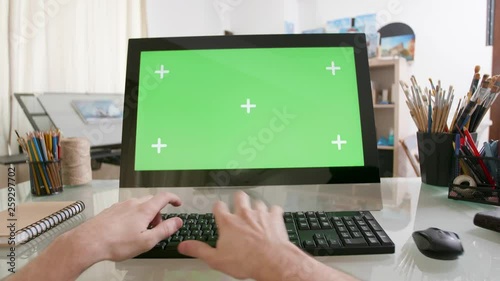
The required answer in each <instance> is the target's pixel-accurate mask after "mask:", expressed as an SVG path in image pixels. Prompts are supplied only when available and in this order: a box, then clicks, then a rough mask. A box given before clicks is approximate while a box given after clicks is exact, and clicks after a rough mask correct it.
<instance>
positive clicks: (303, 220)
mask: <svg viewBox="0 0 500 281" xmlns="http://www.w3.org/2000/svg"><path fill="white" fill-rule="evenodd" d="M297 221H298V222H299V223H301V222H305V223H307V219H306V218H298V219H297Z"/></svg>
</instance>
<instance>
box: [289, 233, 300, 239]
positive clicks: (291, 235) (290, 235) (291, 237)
mask: <svg viewBox="0 0 500 281" xmlns="http://www.w3.org/2000/svg"><path fill="white" fill-rule="evenodd" d="M297 239H299V238H298V237H297V235H295V234H288V240H297Z"/></svg>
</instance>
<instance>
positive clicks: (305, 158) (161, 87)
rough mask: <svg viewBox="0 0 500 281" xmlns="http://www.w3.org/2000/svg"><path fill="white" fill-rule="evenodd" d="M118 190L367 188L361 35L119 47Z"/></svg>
mask: <svg viewBox="0 0 500 281" xmlns="http://www.w3.org/2000/svg"><path fill="white" fill-rule="evenodd" d="M126 73H127V77H126V87H125V100H124V118H123V129H122V131H123V133H122V155H121V169H120V186H121V187H171V186H178V187H186V186H189V187H191V186H193V187H194V186H256V185H259V186H262V185H318V184H319V185H331V184H340V183H379V182H380V176H379V168H378V160H377V159H378V157H377V148H376V135H375V124H374V118H373V105H372V97H371V87H370V76H369V70H368V57H367V50H366V39H365V36H364V34H288V35H241V36H240V35H238V36H205V37H176V38H144V39H131V40H130V41H129V49H128V59H127V72H126Z"/></svg>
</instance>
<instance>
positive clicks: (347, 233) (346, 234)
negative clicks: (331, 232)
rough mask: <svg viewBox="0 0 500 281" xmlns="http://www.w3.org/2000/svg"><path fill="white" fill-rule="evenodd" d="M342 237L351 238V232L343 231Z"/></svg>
mask: <svg viewBox="0 0 500 281" xmlns="http://www.w3.org/2000/svg"><path fill="white" fill-rule="evenodd" d="M340 237H342V238H351V235H349V232H341V233H340Z"/></svg>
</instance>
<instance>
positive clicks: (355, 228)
mask: <svg viewBox="0 0 500 281" xmlns="http://www.w3.org/2000/svg"><path fill="white" fill-rule="evenodd" d="M349 230H350V231H351V232H355V231H359V229H358V228H357V227H355V226H349Z"/></svg>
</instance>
